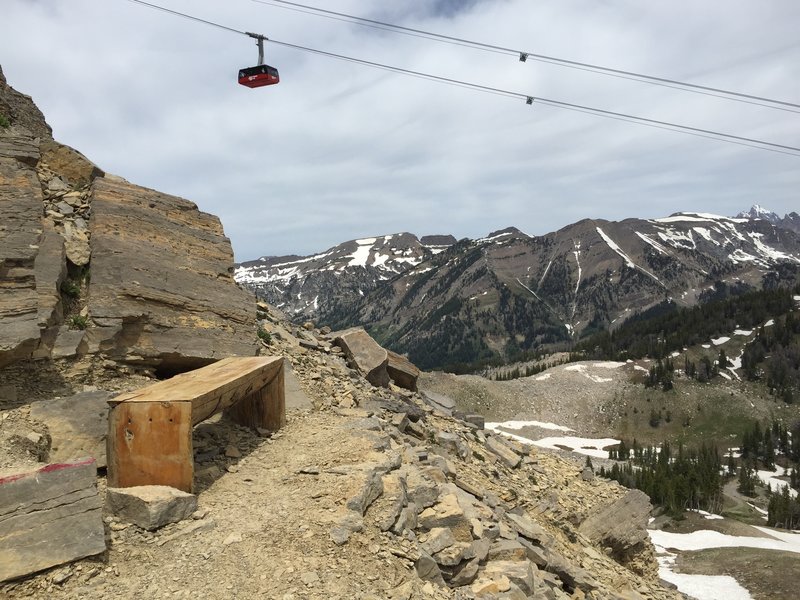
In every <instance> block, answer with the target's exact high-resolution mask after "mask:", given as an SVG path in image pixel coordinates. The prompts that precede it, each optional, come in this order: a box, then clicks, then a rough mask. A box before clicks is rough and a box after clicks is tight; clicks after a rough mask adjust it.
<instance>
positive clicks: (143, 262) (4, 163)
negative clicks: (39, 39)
mask: <svg viewBox="0 0 800 600" xmlns="http://www.w3.org/2000/svg"><path fill="white" fill-rule="evenodd" d="M0 116H2V117H3V120H2V126H0V367H3V366H6V365H9V364H12V363H15V362H18V361H21V360H26V359H30V358H34V359H48V358H64V357H72V356H82V355H85V354H102V355H103V357H104V358H111V359H113V360H116V361H118V362H126V363H131V364H135V365H141V366H143V367H147V368H150V367H155V368H161V369H164V370H166V371H167V372H169V371H180V370H185V369H189V368H192V367H194V366H199V365H201V364H205V363H208V362H211V361H213V360H216V359H218V358H222V357H224V356H229V355H232V354H239V355H252V354H254V353H255V351H256V345H255V331H254V323H255V316H256V314H255V302H254V299H253V297H252V295H251V294H250V293H249V292H246V291H244V290H242V289H240V288H239V287H238V286H237V285H236V283H235V282H234V280H233V277H232V271H233V251H232V249H231V245H230V241H229V240H228V238H227V237H225V234H224V232H223V229H222V224H221V223H220V221H219V219H217V218H216V217H214V216H213V215H209V214H206V213H203V212H201V211H199V210H198V208H197V206H196V205H195V204H193V203H192V202H189V201H188V200H183V199H181V198H177V197H174V196H169V195H166V194H160V193H158V192H155V191H153V190H149V189H146V188H142V187H138V186H135V185H132V184H130V183H128V182H126V181H124V180H122V179H120V178H118V177H114V176H110V175H106V174H105V173H104V171H103V170H102V169H100V168H99V167H98V166H97V165H95V164H94V163H92V162H91V161H90V160H89V159H87V158H86V157H85V156H83V155H82V154H81V153H80V152H78V151H76V150H74V149H72V148H69V147H68V146H64V145H63V144H60V143H58V142H57V141H55V140H53V138H52V130H51V128H50V126H49V125H48V124H47V123H46V121H45V119H44V116H43V115H42V113H41V111H39V109H38V108H36V106H35V104H34V103H33V101H32V100H31V99H30V98H29V97H28V96H25V95H23V94H20V93H19V92H17V91H15V90H14V89H13V88H11V87H10V86H8V85H7V83H6V81H5V78H4V77H3V74H2V71H0ZM165 257H169V259H167V260H165Z"/></svg>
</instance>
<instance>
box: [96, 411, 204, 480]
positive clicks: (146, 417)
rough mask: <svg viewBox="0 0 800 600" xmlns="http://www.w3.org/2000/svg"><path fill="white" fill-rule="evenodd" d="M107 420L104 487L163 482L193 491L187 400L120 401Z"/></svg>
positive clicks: (192, 458)
mask: <svg viewBox="0 0 800 600" xmlns="http://www.w3.org/2000/svg"><path fill="white" fill-rule="evenodd" d="M108 418H109V430H108V431H109V435H108V440H107V460H108V485H109V487H132V486H136V485H168V486H171V487H174V488H177V489H179V490H183V491H184V492H189V493H191V492H192V479H193V477H194V456H193V454H192V403H191V402H122V403H120V404H118V405H116V406H114V407H113V408H112V409H111V412H110V413H109V417H108Z"/></svg>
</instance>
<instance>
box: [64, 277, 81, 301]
mask: <svg viewBox="0 0 800 600" xmlns="http://www.w3.org/2000/svg"><path fill="white" fill-rule="evenodd" d="M61 293H62V294H64V295H65V296H67V297H69V298H77V297H78V296H80V295H81V287H80V286H79V285H78V284H77V283H76V282H74V281H73V280H72V279H65V280H64V281H62V282H61Z"/></svg>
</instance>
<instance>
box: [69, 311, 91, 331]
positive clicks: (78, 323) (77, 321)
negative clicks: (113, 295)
mask: <svg viewBox="0 0 800 600" xmlns="http://www.w3.org/2000/svg"><path fill="white" fill-rule="evenodd" d="M68 323H69V328H70V329H80V330H83V329H86V326H87V325H88V324H89V317H84V316H83V315H72V316H71V317H70V318H69V321H68Z"/></svg>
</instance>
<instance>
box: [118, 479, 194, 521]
mask: <svg viewBox="0 0 800 600" xmlns="http://www.w3.org/2000/svg"><path fill="white" fill-rule="evenodd" d="M106 510H107V511H108V512H110V513H111V514H113V515H115V516H117V517H118V518H119V519H120V520H121V521H124V522H126V523H133V524H134V525H137V526H139V527H141V528H142V529H147V530H149V531H153V530H155V529H158V528H159V527H163V526H164V525H167V524H169V523H177V522H178V521H183V520H184V519H190V518H191V517H192V513H193V512H194V511H196V510H197V496H194V495H192V494H187V493H186V492H182V491H181V490H177V489H175V488H172V487H169V486H166V485H139V486H134V487H129V488H108V490H107V491H106Z"/></svg>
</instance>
